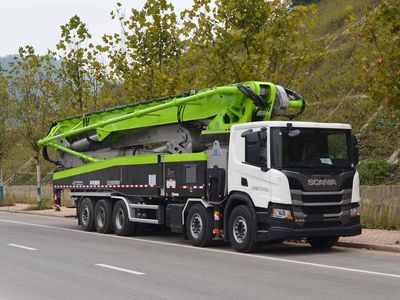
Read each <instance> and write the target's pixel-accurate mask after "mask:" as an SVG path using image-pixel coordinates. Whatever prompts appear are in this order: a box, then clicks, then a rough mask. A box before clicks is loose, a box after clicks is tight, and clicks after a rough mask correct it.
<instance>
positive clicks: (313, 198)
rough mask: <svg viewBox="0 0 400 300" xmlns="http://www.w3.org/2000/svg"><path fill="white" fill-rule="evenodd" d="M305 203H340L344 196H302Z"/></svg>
mask: <svg viewBox="0 0 400 300" xmlns="http://www.w3.org/2000/svg"><path fill="white" fill-rule="evenodd" d="M301 199H302V200H303V202H304V203H324V202H340V201H342V195H341V194H340V195H318V194H317V195H301Z"/></svg>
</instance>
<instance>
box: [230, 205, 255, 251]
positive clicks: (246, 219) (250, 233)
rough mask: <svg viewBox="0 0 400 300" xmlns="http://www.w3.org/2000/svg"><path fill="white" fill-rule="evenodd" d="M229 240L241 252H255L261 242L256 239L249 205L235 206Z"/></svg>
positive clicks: (231, 217) (231, 216) (231, 218)
mask: <svg viewBox="0 0 400 300" xmlns="http://www.w3.org/2000/svg"><path fill="white" fill-rule="evenodd" d="M228 230H229V240H230V242H231V245H232V247H233V248H234V249H235V250H236V251H239V252H254V251H256V250H257V249H258V247H259V244H258V243H257V242H256V241H255V239H254V238H255V236H254V230H255V228H254V224H253V222H252V218H251V213H250V211H249V209H248V207H247V206H245V205H239V206H237V207H235V208H234V209H233V211H232V213H231V215H230V217H229V225H228Z"/></svg>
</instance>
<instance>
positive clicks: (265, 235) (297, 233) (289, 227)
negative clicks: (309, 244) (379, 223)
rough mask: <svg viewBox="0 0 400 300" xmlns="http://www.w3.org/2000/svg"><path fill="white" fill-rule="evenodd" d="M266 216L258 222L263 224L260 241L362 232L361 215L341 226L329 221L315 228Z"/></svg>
mask: <svg viewBox="0 0 400 300" xmlns="http://www.w3.org/2000/svg"><path fill="white" fill-rule="evenodd" d="M265 217H266V216H265V215H264V216H263V218H262V220H263V222H262V223H260V222H259V223H258V225H260V224H261V225H262V226H257V227H258V230H257V238H256V240H257V241H259V242H266V241H274V240H285V239H292V238H305V237H318V236H320V237H340V236H354V235H359V234H361V224H360V218H359V217H357V218H355V219H354V220H351V221H350V222H348V223H346V224H343V225H339V226H331V225H330V224H329V223H327V224H326V225H324V224H321V226H319V227H313V228H307V227H302V226H299V225H297V224H296V223H295V222H294V221H293V222H290V221H280V220H275V219H271V218H265ZM258 219H259V218H258ZM259 220H260V219H259ZM265 221H266V222H265ZM260 228H261V229H260Z"/></svg>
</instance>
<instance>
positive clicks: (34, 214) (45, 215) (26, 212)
mask: <svg viewBox="0 0 400 300" xmlns="http://www.w3.org/2000/svg"><path fill="white" fill-rule="evenodd" d="M0 212H6V213H11V214H25V215H31V216H39V217H52V218H72V217H75V215H65V216H62V215H59V216H57V215H51V214H41V213H32V212H30V211H29V210H14V211H13V210H0Z"/></svg>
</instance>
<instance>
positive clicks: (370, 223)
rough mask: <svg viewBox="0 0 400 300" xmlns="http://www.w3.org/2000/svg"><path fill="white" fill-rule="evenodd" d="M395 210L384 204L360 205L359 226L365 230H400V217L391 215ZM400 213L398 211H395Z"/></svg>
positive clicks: (366, 203)
mask: <svg viewBox="0 0 400 300" xmlns="http://www.w3.org/2000/svg"><path fill="white" fill-rule="evenodd" d="M393 209H395V208H393V207H390V206H389V205H386V204H376V203H373V202H365V203H363V204H362V205H361V212H360V215H361V224H362V226H363V227H365V228H373V229H392V230H393V229H400V216H396V214H393V212H392V210H393ZM397 211H398V212H400V210H399V209H398V210H397Z"/></svg>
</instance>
